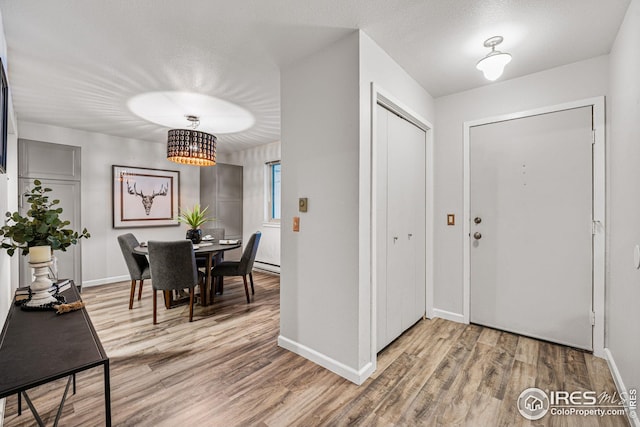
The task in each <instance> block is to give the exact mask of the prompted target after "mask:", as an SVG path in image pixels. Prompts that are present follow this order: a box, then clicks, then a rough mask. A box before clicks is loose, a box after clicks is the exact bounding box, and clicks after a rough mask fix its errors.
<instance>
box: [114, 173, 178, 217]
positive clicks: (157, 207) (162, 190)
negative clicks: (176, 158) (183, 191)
mask: <svg viewBox="0 0 640 427" xmlns="http://www.w3.org/2000/svg"><path fill="white" fill-rule="evenodd" d="M112 189H113V194H112V195H113V228H127V227H159V226H169V225H178V221H177V220H176V215H177V213H178V200H180V193H179V189H180V172H178V171H171V170H162V169H149V168H137V167H128V166H116V165H114V166H113V182H112Z"/></svg>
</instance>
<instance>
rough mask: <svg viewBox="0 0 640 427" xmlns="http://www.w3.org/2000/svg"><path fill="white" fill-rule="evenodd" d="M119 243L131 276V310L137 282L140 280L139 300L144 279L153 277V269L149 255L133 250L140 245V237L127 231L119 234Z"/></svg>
mask: <svg viewBox="0 0 640 427" xmlns="http://www.w3.org/2000/svg"><path fill="white" fill-rule="evenodd" d="M118 243H119V244H120V250H121V251H122V256H123V257H124V260H125V262H126V263H127V268H128V269H129V276H131V294H130V295H129V310H131V309H132V308H133V297H134V295H135V294H136V282H137V281H138V280H139V281H140V288H139V289H138V301H139V300H140V298H141V297H142V285H143V284H144V280H145V279H151V270H149V261H147V257H146V256H144V255H139V254H136V253H134V252H133V248H135V247H136V246H138V245H139V243H138V239H136V237H135V236H134V235H133V234H131V233H127V234H122V235H120V236H118Z"/></svg>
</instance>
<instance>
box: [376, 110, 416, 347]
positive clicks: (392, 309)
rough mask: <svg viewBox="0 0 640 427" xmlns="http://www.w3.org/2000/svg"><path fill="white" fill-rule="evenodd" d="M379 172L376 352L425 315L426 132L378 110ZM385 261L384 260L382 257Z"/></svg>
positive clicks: (395, 116) (387, 112)
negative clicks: (383, 179) (383, 202)
mask: <svg viewBox="0 0 640 427" xmlns="http://www.w3.org/2000/svg"><path fill="white" fill-rule="evenodd" d="M378 144H379V150H378V151H379V152H380V153H381V155H380V158H379V159H378V167H379V168H384V169H385V170H386V185H384V183H383V184H382V187H384V188H383V189H382V191H381V192H379V197H380V196H382V198H384V200H386V206H385V209H384V212H381V211H382V210H383V209H378V214H379V216H381V217H382V218H380V217H379V221H380V220H382V221H380V222H384V227H383V228H385V229H386V230H385V232H384V233H381V238H382V239H384V244H383V245H380V246H383V247H385V253H383V254H379V262H380V263H384V266H382V267H379V268H378V279H379V280H378V305H377V307H378V319H377V320H378V323H377V325H378V338H377V347H378V350H380V349H382V348H383V347H385V346H386V345H387V344H389V343H390V342H391V341H393V340H394V339H395V338H397V337H398V336H399V335H400V334H401V333H402V332H404V331H405V330H406V329H407V328H409V327H410V326H411V325H413V324H414V323H415V322H416V321H418V320H419V319H420V318H421V317H422V316H423V315H424V312H425V271H424V268H425V132H424V131H423V130H422V129H420V128H418V127H416V126H415V125H413V124H411V123H409V122H408V121H406V120H404V119H402V118H400V117H398V116H397V115H396V114H394V113H391V112H389V111H388V110H386V109H385V108H383V107H381V106H378ZM380 255H382V256H380Z"/></svg>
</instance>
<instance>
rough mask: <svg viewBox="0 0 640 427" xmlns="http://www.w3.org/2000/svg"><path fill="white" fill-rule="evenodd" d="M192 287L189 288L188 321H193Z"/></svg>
mask: <svg viewBox="0 0 640 427" xmlns="http://www.w3.org/2000/svg"><path fill="white" fill-rule="evenodd" d="M193 289H194V288H189V322H193V294H194V291H193Z"/></svg>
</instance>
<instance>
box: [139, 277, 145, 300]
mask: <svg viewBox="0 0 640 427" xmlns="http://www.w3.org/2000/svg"><path fill="white" fill-rule="evenodd" d="M142 285H144V279H140V287H139V288H138V301H140V298H142Z"/></svg>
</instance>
